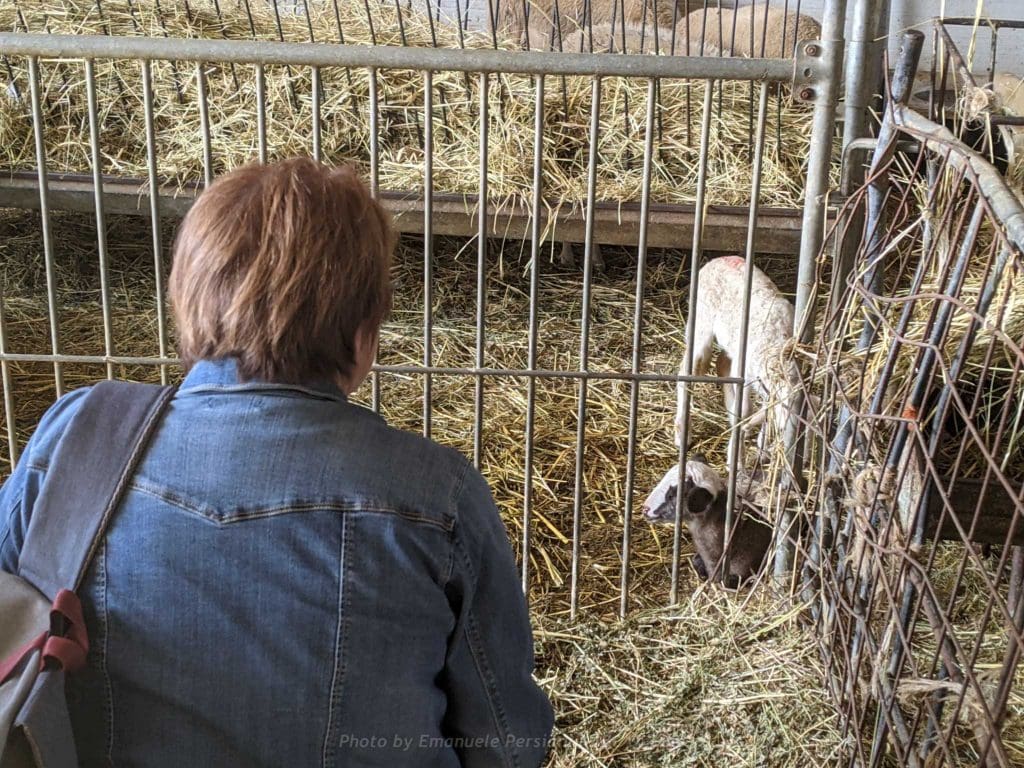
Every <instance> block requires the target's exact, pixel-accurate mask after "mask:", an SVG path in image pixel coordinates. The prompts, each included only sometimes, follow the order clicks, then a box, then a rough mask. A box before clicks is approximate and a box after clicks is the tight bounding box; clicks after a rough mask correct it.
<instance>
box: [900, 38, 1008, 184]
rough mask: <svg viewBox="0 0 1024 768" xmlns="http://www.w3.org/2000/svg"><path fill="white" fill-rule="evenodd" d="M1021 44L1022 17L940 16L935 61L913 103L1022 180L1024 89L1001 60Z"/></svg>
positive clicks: (990, 159) (934, 48)
mask: <svg viewBox="0 0 1024 768" xmlns="http://www.w3.org/2000/svg"><path fill="white" fill-rule="evenodd" d="M958 32H959V35H958V34H957V33H958ZM968 32H969V33H970V38H969V40H967V42H966V47H965V48H964V49H963V50H961V48H962V47H963V45H964V44H963V42H961V44H960V45H958V44H957V42H956V41H955V40H954V37H955V36H958V37H961V38H962V37H964V36H965V35H966V34H967V33H968ZM1021 44H1024V20H1021V19H1017V20H1012V19H984V20H981V19H972V18H948V19H936V20H935V21H934V27H933V37H932V50H933V52H934V58H933V61H932V66H931V68H930V70H929V71H928V72H927V73H926V75H925V76H922V77H920V78H919V81H920V85H921V86H926V87H922V88H920V90H919V92H918V93H917V94H915V96H916V99H915V100H914V101H913V102H912V104H913V106H914V107H915V108H916V109H917V110H918V111H919V112H921V113H922V114H925V115H927V116H928V117H929V119H931V120H932V121H934V122H938V123H942V124H944V125H946V126H947V127H948V128H949V129H950V130H951V131H952V132H953V134H954V135H955V136H956V137H957V138H958V139H960V140H961V141H964V142H965V143H966V144H967V145H968V146H970V147H971V148H973V149H975V150H977V151H978V152H980V153H981V154H982V155H983V156H984V157H986V159H988V160H989V162H992V163H993V164H995V165H996V167H998V168H999V169H1000V170H1002V171H1003V172H1005V173H1007V174H1008V175H1009V176H1010V177H1011V178H1013V179H1015V180H1018V181H1019V180H1020V179H1021V178H1024V170H1022V166H1024V158H1022V156H1021V155H1022V153H1024V115H1020V114H1017V113H1019V112H1020V111H1021V110H1022V109H1024V88H1022V87H1021V78H1020V76H1019V75H1015V74H1014V73H1013V66H1007V65H1005V64H1004V62H1003V59H1004V58H1006V56H1005V55H1006V53H1007V52H1008V51H1010V52H1013V51H1016V50H1019V48H1020V46H1021ZM925 78H927V79H925Z"/></svg>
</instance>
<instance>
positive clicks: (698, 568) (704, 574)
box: [690, 554, 708, 581]
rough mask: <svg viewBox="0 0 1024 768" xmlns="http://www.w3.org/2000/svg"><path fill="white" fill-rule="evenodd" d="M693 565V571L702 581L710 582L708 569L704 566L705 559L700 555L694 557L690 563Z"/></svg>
mask: <svg viewBox="0 0 1024 768" xmlns="http://www.w3.org/2000/svg"><path fill="white" fill-rule="evenodd" d="M690 562H691V563H692V564H693V570H694V571H695V572H696V574H697V576H699V577H700V579H701V581H707V580H708V567H707V566H706V565H704V558H703V557H701V556H700V555H696V554H695V555H694V556H693V560H691V561H690Z"/></svg>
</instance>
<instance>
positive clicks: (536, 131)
mask: <svg viewBox="0 0 1024 768" xmlns="http://www.w3.org/2000/svg"><path fill="white" fill-rule="evenodd" d="M534 94H535V95H534V102H533V202H532V210H531V211H530V216H531V219H530V340H529V348H528V351H527V358H526V367H527V369H528V370H530V371H533V370H535V369H536V368H537V299H538V296H539V294H540V237H541V228H540V211H541V205H542V203H543V199H544V198H543V196H542V194H541V187H542V185H543V181H544V175H543V173H542V166H543V159H544V75H537V77H536V79H535V91H534ZM526 386H527V390H526V438H525V439H526V456H525V464H524V472H523V474H524V477H525V480H524V483H525V486H524V488H523V566H522V568H523V591H524V592H526V591H527V590H528V588H529V584H530V581H529V578H530V528H531V522H532V516H533V426H534V415H535V413H536V408H537V379H536V378H534V377H533V376H530V377H529V379H528V381H527V385H526Z"/></svg>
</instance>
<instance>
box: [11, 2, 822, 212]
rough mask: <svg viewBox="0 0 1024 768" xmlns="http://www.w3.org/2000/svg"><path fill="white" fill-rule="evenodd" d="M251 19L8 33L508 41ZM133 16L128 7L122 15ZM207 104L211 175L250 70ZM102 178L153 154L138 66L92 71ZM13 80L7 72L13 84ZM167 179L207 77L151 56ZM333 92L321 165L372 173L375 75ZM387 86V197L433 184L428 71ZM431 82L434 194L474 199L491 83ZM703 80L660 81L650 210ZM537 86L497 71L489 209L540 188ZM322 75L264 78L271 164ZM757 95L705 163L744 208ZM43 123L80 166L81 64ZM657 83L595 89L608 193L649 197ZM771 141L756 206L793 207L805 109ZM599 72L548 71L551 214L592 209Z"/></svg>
mask: <svg viewBox="0 0 1024 768" xmlns="http://www.w3.org/2000/svg"><path fill="white" fill-rule="evenodd" d="M247 5H248V6H249V7H251V10H252V23H251V24H250V21H249V17H248V16H247V15H246V12H245V10H244V9H243V8H242V7H240V6H238V5H237V4H226V3H221V8H220V10H219V11H218V10H217V8H216V7H215V5H214V3H212V2H209V1H208V0H196V1H195V2H192V3H188V4H181V3H171V4H164V5H162V6H161V8H162V11H159V10H158V8H157V4H156V3H155V2H152V0H141V2H140V1H136V2H134V3H130V4H129V3H123V2H114V3H104V4H103V6H102V8H103V10H102V12H99V11H98V10H97V8H98V6H97V5H96V4H95V3H93V2H85V0H81V1H76V0H48V2H40V3H29V2H20V3H13V4H12V3H7V4H5V5H2V6H0V28H2V29H16V30H25V29H27V30H30V31H34V32H40V31H44V30H48V31H50V32H54V33H59V32H61V33H73V34H117V35H140V34H142V35H155V36H165V35H166V36H171V37H185V38H221V37H224V38H230V39H243V40H245V39H253V38H256V39H261V40H273V39H277V38H278V37H281V38H283V39H285V40H292V41H308V40H309V39H310V36H311V35H312V38H313V39H314V40H318V41H337V40H338V39H339V37H340V35H339V31H338V30H339V25H340V28H341V30H342V31H343V35H344V40H345V42H346V43H349V44H359V45H363V44H370V43H371V41H373V40H375V41H376V42H377V43H378V44H387V45H401V44H403V43H404V44H406V45H410V46H430V45H434V44H435V41H436V45H438V46H440V47H446V48H457V47H460V45H464V46H465V47H469V48H490V47H492V46H494V45H495V44H496V45H497V46H498V47H500V48H505V49H511V48H514V47H515V45H514V44H513V43H512V42H511V41H508V40H505V41H502V40H499V41H497V43H495V42H493V41H492V39H491V37H490V35H489V34H487V35H485V34H481V33H467V34H466V35H465V36H464V38H463V39H462V40H460V38H459V35H458V32H457V29H456V28H453V27H450V26H447V25H445V24H442V23H434V22H431V21H430V20H429V19H428V18H427V17H425V16H424V15H422V14H421V13H419V12H417V11H414V10H409V9H403V10H402V24H401V27H400V26H399V19H398V15H397V13H396V11H395V7H394V6H391V5H390V4H387V5H378V4H376V3H371V4H370V7H371V8H372V13H373V19H374V26H373V31H372V32H371V30H370V27H369V25H368V24H367V17H366V11H365V9H364V6H363V4H362V3H339V4H337V7H338V10H339V13H340V15H339V17H338V18H337V19H336V18H335V14H334V4H330V3H313V4H310V11H309V16H308V18H307V17H306V16H304V15H301V14H300V15H293V14H289V13H284V14H282V16H281V19H280V27H278V24H277V21H276V19H275V17H274V14H273V12H272V10H271V9H270V7H269V6H268V4H265V3H251V4H247ZM129 8H130V9H131V11H130V12H129ZM26 67H27V64H26V62H25V61H23V60H20V59H11V60H10V69H9V70H8V71H6V72H5V71H3V70H0V85H3V86H4V87H5V88H7V91H8V94H9V95H13V94H14V93H17V94H20V96H21V98H20V99H16V98H6V99H4V98H0V169H6V170H31V169H32V168H33V162H34V151H35V150H34V144H33V136H32V126H31V117H30V113H29V105H28V102H27V94H28V79H27V70H26ZM204 70H205V73H206V80H207V87H208V93H209V109H210V129H211V141H212V149H213V168H212V172H213V173H214V174H215V175H216V174H219V173H222V172H223V171H226V170H229V169H231V168H235V167H237V166H239V165H241V164H244V163H246V162H250V161H251V160H252V159H253V158H254V157H255V156H256V154H257V133H256V120H255V108H256V91H255V88H256V84H255V74H254V68H253V67H249V66H241V65H233V66H221V65H216V64H211V65H208V66H206V67H205V68H204ZM96 71H97V88H98V94H99V104H100V120H101V121H102V130H101V137H100V142H101V148H102V153H103V157H104V164H105V170H106V171H107V172H108V173H111V174H114V175H117V176H120V177H128V178H139V179H142V178H145V177H146V173H147V166H146V145H145V130H144V111H143V106H142V94H141V84H140V81H141V69H140V66H139V64H138V63H137V62H132V61H118V62H107V61H102V62H97V64H96ZM12 74H13V77H12ZM153 77H154V89H155V90H154V93H155V104H156V115H155V119H156V129H157V145H158V150H157V152H158V158H159V160H158V164H159V174H160V175H161V177H166V179H167V180H168V181H169V183H171V184H187V183H190V182H196V181H198V180H200V179H202V178H203V170H204V169H203V165H202V163H203V153H202V152H201V151H199V147H201V145H202V134H203V131H202V122H201V119H200V111H199V105H198V90H197V78H196V69H195V67H194V66H192V65H190V64H182V63H177V64H176V63H173V62H153ZM321 78H322V88H323V99H322V102H323V106H322V120H323V156H324V158H325V160H327V161H329V162H350V163H356V164H358V165H359V166H360V167H361V168H362V169H363V171H364V172H367V173H368V171H369V162H370V161H369V158H370V135H369V125H370V117H369V112H370V103H369V90H370V82H369V73H368V72H367V71H366V70H361V69H351V70H348V69H344V68H341V67H328V68H322V70H321ZM377 80H378V85H379V88H380V99H381V101H380V103H381V110H380V142H381V143H380V184H381V188H382V189H390V190H398V191H417V190H422V188H423V183H424V178H423V173H424V171H423V157H424V152H423V148H422V147H423V127H424V122H425V120H426V115H425V112H424V86H423V78H422V75H420V74H419V73H415V72H409V71H401V70H384V69H382V70H378V72H377ZM433 83H434V92H435V99H434V112H433V127H434V155H433V157H434V163H433V165H434V169H433V173H434V187H435V190H436V191H437V192H444V193H467V194H476V193H477V192H478V191H479V184H478V179H479V167H478V163H479V132H480V107H479V103H480V80H479V77H477V76H476V75H464V74H462V73H457V72H436V73H434V76H433ZM705 87H706V85H705V83H704V81H686V80H671V81H670V80H665V81H662V82H661V83H660V84H659V91H658V114H657V136H656V141H655V152H654V157H653V170H652V178H651V195H652V200H653V201H656V202H665V203H692V202H693V201H694V200H695V199H696V179H697V164H698V161H699V151H698V150H699V133H700V112H701V105H702V104H703V98H704V89H705ZM534 88H535V86H534V81H533V79H532V77H527V76H519V75H503V74H495V75H492V76H491V77H490V87H489V91H488V103H489V132H490V139H489V145H488V153H487V154H488V162H489V169H488V183H489V186H490V193H491V195H492V197H493V199H494V200H496V201H522V202H526V201H528V200H529V198H530V196H531V195H532V190H533V144H534V139H533V121H534V114H533V109H534ZM311 89H312V80H311V73H310V71H309V70H308V69H306V68H296V67H268V68H267V70H266V91H267V105H268V112H267V125H268V142H269V147H268V150H269V155H270V157H271V158H281V157H286V156H289V155H293V154H297V153H309V152H310V147H311V135H312V131H313V112H312V109H313V107H312V101H313V100H312V90H311ZM755 90H756V86H751V85H750V84H748V83H743V82H736V81H725V82H722V83H720V84H718V85H717V86H716V91H717V95H716V97H715V99H714V102H715V107H714V119H713V122H712V130H711V135H710V136H711V138H710V145H709V154H708V187H707V189H708V199H707V201H708V203H710V204H735V205H745V204H747V202H748V201H749V195H750V189H751V182H752V175H753V170H752V165H753V164H752V155H753V148H752V145H753V138H752V137H753V135H754V122H755V108H754V107H755ZM42 92H43V94H44V95H43V113H44V120H45V125H46V146H47V156H48V163H49V166H50V171H52V172H54V171H63V172H79V173H81V172H87V171H88V169H89V168H90V158H89V151H90V150H89V146H90V145H89V120H88V112H87V107H86V94H85V82H84V73H83V68H82V65H81V64H80V63H79V62H76V61H65V62H61V63H50V62H47V63H44V66H43V83H42ZM646 92H647V83H646V81H644V80H637V79H622V78H606V79H605V81H604V84H603V88H602V99H601V107H600V114H601V129H600V135H599V138H598V162H597V188H596V192H597V199H599V200H613V201H625V200H634V201H635V200H639V198H640V190H641V184H642V178H643V163H642V160H643V156H644V125H645V110H646V99H647V96H646ZM772 102H773V103H772V108H771V109H770V114H769V127H768V128H769V129H768V130H767V131H766V141H765V149H764V157H763V162H764V169H763V180H762V187H761V202H762V204H763V205H767V206H781V207H790V208H792V207H798V206H799V205H800V204H801V200H802V194H803V179H804V177H805V175H806V173H805V164H806V159H807V154H808V151H809V147H810V138H809V136H810V122H811V112H810V110H809V109H808V108H807V107H806V106H803V105H800V104H796V103H794V102H793V101H792V100H791V99H790V98H789V97H788V95H780V96H779V97H778V98H775V99H773V100H772ZM590 109H591V81H590V79H589V78H582V77H572V78H561V77H549V78H547V88H546V90H545V98H544V119H545V129H544V148H543V152H544V159H543V172H544V185H545V186H544V194H545V198H546V199H547V201H548V203H547V205H548V206H549V207H551V208H553V209H560V208H564V209H566V210H568V209H572V208H574V207H578V206H579V204H580V203H581V201H583V200H584V199H585V198H586V184H587V172H586V171H587V160H588V152H589V138H588V132H589V131H588V125H589V121H590Z"/></svg>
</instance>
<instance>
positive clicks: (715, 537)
mask: <svg viewBox="0 0 1024 768" xmlns="http://www.w3.org/2000/svg"><path fill="white" fill-rule="evenodd" d="M680 493H682V496H683V499H682V505H681V509H682V521H683V522H684V523H686V527H687V529H688V530H689V532H690V537H691V538H692V539H693V545H694V548H695V549H696V550H697V554H696V555H695V556H694V559H693V567H694V569H695V570H696V571H697V574H698V575H699V576H700V577H701V578H702V579H705V580H707V579H708V578H709V577H710V576H711V575H712V574H716V571H719V570H720V569H719V568H718V564H719V561H720V560H721V559H722V553H723V552H724V551H725V538H726V528H725V510H726V502H727V500H728V499H727V493H726V488H725V483H724V482H723V480H722V478H721V476H719V475H718V473H717V472H715V470H713V469H712V468H711V467H710V466H708V465H707V463H706V462H705V461H704V460H703V458H702V457H699V456H695V457H693V458H692V459H690V460H689V461H687V462H686V473H685V475H684V477H683V482H682V486H681V487H680V483H679V465H678V464H676V465H675V466H673V467H672V469H670V470H669V471H668V472H667V473H666V474H665V476H664V477H663V478H662V479H661V482H659V483H658V485H657V486H656V487H655V489H654V490H653V491H652V492H651V494H650V496H648V497H647V500H646V501H645V502H644V506H643V514H644V517H646V518H647V519H648V520H649V521H651V522H657V523H672V522H674V521H675V519H676V505H677V501H678V497H679V494H680ZM771 542H772V529H771V527H770V526H769V525H768V524H767V522H765V521H763V520H758V519H755V518H753V517H751V516H743V517H741V519H740V520H739V522H738V523H736V525H735V532H734V533H733V536H732V542H731V547H730V551H729V570H728V572H727V573H725V574H724V578H723V579H722V581H723V582H724V583H725V585H726V586H727V587H731V588H732V587H737V586H739V585H740V584H742V583H743V582H745V581H747V580H749V579H750V578H751V577H753V576H755V575H756V574H757V573H758V571H760V570H761V566H762V565H763V563H764V560H765V555H766V554H767V552H768V548H769V547H770V546H771Z"/></svg>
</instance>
